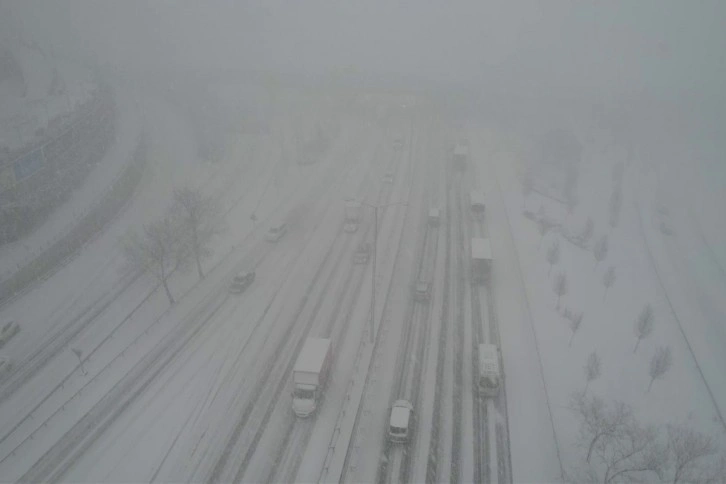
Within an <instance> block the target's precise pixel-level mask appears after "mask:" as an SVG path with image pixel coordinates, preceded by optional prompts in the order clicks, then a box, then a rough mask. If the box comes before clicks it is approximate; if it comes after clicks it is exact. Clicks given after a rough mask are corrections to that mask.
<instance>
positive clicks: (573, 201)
mask: <svg viewBox="0 0 726 484" xmlns="http://www.w3.org/2000/svg"><path fill="white" fill-rule="evenodd" d="M565 201H566V203H567V216H568V217H569V216H570V215H572V213H573V212H574V211H575V207H577V195H576V194H575V193H574V192H570V193H569V195H568V197H567V200H565Z"/></svg>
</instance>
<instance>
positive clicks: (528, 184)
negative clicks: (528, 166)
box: [522, 170, 534, 207]
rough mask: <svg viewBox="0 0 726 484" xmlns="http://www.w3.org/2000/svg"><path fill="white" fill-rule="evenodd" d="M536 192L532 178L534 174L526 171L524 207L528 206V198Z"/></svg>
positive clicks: (523, 183) (523, 181) (523, 182)
mask: <svg viewBox="0 0 726 484" xmlns="http://www.w3.org/2000/svg"><path fill="white" fill-rule="evenodd" d="M532 190H534V179H533V178H532V172H531V171H530V170H526V171H525V172H524V174H523V175H522V196H523V197H524V205H525V207H526V206H527V198H529V195H530V194H531V193H532Z"/></svg>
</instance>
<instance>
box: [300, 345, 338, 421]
mask: <svg viewBox="0 0 726 484" xmlns="http://www.w3.org/2000/svg"><path fill="white" fill-rule="evenodd" d="M332 358H333V357H332V350H331V344H330V339H326V338H308V339H307V340H305V343H304V344H303V347H302V350H300V354H299V355H298V357H297V361H296V362H295V367H294V368H293V371H292V381H293V384H294V385H295V389H294V390H293V392H292V410H293V412H295V415H297V416H298V417H303V418H304V417H309V416H310V415H312V414H313V413H314V412H315V409H316V408H317V405H318V402H319V401H320V398H321V397H322V394H323V390H324V389H325V384H326V382H327V380H328V370H329V369H330V362H331V360H332Z"/></svg>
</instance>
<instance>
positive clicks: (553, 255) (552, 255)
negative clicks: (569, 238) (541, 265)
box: [547, 240, 560, 276]
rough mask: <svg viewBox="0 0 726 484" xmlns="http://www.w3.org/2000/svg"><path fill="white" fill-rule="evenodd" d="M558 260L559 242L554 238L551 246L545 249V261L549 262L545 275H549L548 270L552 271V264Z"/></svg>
mask: <svg viewBox="0 0 726 484" xmlns="http://www.w3.org/2000/svg"><path fill="white" fill-rule="evenodd" d="M559 260H560V242H559V241H557V240H555V241H554V242H553V243H552V246H551V247H550V248H549V249H547V262H549V263H550V268H549V270H548V271H547V275H548V276H549V275H550V272H552V266H553V265H554V264H557V262H558V261H559Z"/></svg>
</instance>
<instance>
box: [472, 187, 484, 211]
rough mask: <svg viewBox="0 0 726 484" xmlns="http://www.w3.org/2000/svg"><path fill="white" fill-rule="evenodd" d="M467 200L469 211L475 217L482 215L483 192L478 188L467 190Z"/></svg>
mask: <svg viewBox="0 0 726 484" xmlns="http://www.w3.org/2000/svg"><path fill="white" fill-rule="evenodd" d="M469 202H470V203H471V211H472V213H473V214H474V215H475V216H477V217H483V216H484V209H485V208H486V206H485V204H484V193H483V192H480V191H478V190H472V191H471V192H469Z"/></svg>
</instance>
